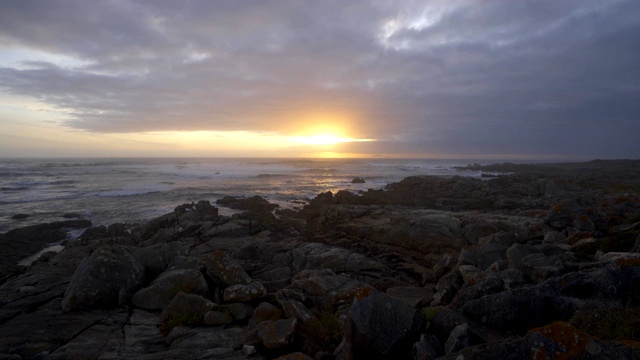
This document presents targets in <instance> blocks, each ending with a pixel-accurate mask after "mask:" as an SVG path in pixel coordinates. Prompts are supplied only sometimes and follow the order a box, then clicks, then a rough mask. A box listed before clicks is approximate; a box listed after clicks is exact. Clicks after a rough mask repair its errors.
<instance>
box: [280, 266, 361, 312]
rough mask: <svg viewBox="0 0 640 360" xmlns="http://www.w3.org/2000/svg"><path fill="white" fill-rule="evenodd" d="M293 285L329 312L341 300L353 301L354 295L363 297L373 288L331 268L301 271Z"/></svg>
mask: <svg viewBox="0 0 640 360" xmlns="http://www.w3.org/2000/svg"><path fill="white" fill-rule="evenodd" d="M292 287H294V288H297V289H300V290H302V291H303V292H304V294H306V295H307V296H308V297H309V298H310V299H311V300H312V301H313V302H314V304H315V305H316V306H317V307H318V308H319V309H321V310H325V311H328V312H333V311H334V310H335V309H334V308H335V307H336V306H337V305H338V304H339V303H341V302H347V303H351V302H352V301H353V299H354V297H355V298H363V297H364V296H367V295H368V294H369V293H370V292H371V291H372V290H373V287H371V286H370V285H366V284H364V283H363V282H361V281H358V280H355V279H353V278H350V277H347V276H344V275H335V274H334V273H333V272H332V271H330V270H324V271H306V272H300V273H298V274H296V276H295V277H294V279H293V284H292ZM298 300H302V301H301V302H304V299H298Z"/></svg>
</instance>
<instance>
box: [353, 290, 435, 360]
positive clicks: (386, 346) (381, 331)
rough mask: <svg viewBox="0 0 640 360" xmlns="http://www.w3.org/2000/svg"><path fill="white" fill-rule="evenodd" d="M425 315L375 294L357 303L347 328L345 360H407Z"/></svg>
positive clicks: (399, 302)
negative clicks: (383, 359)
mask: <svg viewBox="0 0 640 360" xmlns="http://www.w3.org/2000/svg"><path fill="white" fill-rule="evenodd" d="M423 328H424V316H422V315H421V313H419V312H418V311H416V309H414V308H413V307H412V306H410V305H408V304H406V303H404V302H402V301H400V300H398V299H396V298H393V297H391V296H389V295H386V294H383V293H379V292H373V293H371V294H370V295H369V296H366V297H364V298H363V299H362V300H354V302H353V305H352V306H351V308H350V309H349V312H348V315H347V323H346V325H345V342H346V345H345V359H365V358H381V357H388V358H391V357H396V356H397V357H398V358H407V357H408V356H410V352H411V344H413V343H414V342H415V341H416V340H417V336H418V331H420V330H422V329H423Z"/></svg>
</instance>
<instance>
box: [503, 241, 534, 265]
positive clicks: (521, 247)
mask: <svg viewBox="0 0 640 360" xmlns="http://www.w3.org/2000/svg"><path fill="white" fill-rule="evenodd" d="M539 253H541V251H540V250H538V249H537V248H535V247H533V246H531V245H526V244H513V245H511V247H510V248H509V249H507V253H506V255H507V262H508V264H509V266H510V267H513V268H516V269H520V270H522V259H523V258H524V257H525V256H527V255H530V254H539Z"/></svg>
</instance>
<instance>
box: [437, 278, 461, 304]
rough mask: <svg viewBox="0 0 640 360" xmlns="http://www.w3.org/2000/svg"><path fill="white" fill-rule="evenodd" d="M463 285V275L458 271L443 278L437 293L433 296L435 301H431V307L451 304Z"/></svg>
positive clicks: (439, 281)
mask: <svg viewBox="0 0 640 360" xmlns="http://www.w3.org/2000/svg"><path fill="white" fill-rule="evenodd" d="M462 284H463V279H462V275H461V274H460V272H459V271H457V270H454V271H452V272H450V273H448V274H447V275H445V276H443V277H441V278H440V280H438V284H437V285H436V293H435V295H434V296H433V301H431V306H438V305H447V304H449V303H450V302H451V300H453V298H454V297H455V296H456V294H457V293H458V290H459V289H460V286H462Z"/></svg>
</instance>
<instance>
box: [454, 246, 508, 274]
mask: <svg viewBox="0 0 640 360" xmlns="http://www.w3.org/2000/svg"><path fill="white" fill-rule="evenodd" d="M506 250H507V248H506V247H505V246H504V245H501V244H498V243H489V244H486V245H477V246H470V247H468V248H466V249H462V250H461V251H460V256H459V257H458V265H473V266H476V267H477V268H479V269H480V270H486V269H487V268H488V267H489V266H491V264H493V263H495V262H496V261H498V260H502V259H506V258H507V257H506Z"/></svg>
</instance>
